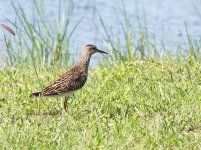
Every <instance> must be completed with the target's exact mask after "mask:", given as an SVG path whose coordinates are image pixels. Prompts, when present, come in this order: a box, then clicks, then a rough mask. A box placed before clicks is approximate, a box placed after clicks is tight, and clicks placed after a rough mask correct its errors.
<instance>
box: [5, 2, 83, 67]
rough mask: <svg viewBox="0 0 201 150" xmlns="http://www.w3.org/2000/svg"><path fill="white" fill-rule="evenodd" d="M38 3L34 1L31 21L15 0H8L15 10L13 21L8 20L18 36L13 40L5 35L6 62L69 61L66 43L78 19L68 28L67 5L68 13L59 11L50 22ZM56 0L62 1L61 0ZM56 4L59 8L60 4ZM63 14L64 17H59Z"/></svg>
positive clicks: (52, 62)
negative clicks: (52, 21)
mask: <svg viewBox="0 0 201 150" xmlns="http://www.w3.org/2000/svg"><path fill="white" fill-rule="evenodd" d="M37 2H38V1H36V0H33V10H34V11H33V17H32V18H33V20H30V18H27V15H26V13H25V11H24V10H23V8H22V6H21V5H20V4H19V3H17V2H15V1H11V4H12V8H13V9H14V11H15V13H16V21H15V22H11V21H10V20H8V21H10V22H11V23H12V24H13V25H14V27H16V28H15V29H16V35H17V37H16V38H15V39H7V38H6V37H4V41H5V43H6V44H5V45H6V49H7V56H8V57H7V61H6V64H7V65H14V64H15V65H17V64H27V65H35V64H37V65H42V66H44V65H50V64H68V62H69V59H70V57H69V42H70V39H71V36H72V34H73V32H74V31H75V30H76V28H77V27H78V25H79V23H80V22H81V20H79V21H78V22H77V23H76V24H75V25H74V28H72V29H69V25H70V19H69V18H70V15H71V12H72V11H73V7H72V5H68V6H69V7H68V10H69V11H68V13H66V12H65V13H64V12H62V11H59V12H58V18H56V19H55V22H54V23H51V25H50V24H49V23H48V21H47V20H46V19H45V17H44V16H45V15H44V14H43V13H44V12H43V11H42V10H43V9H42V8H40V7H42V5H40V7H39V4H38V3H37ZM59 2H60V3H61V1H59ZM69 3H70V1H69ZM59 7H61V4H60V5H59ZM58 10H61V8H58ZM63 14H65V16H62V15H63ZM10 40H12V42H10ZM10 49H11V50H12V51H10ZM11 53H12V57H11Z"/></svg>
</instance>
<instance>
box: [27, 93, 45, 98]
mask: <svg viewBox="0 0 201 150" xmlns="http://www.w3.org/2000/svg"><path fill="white" fill-rule="evenodd" d="M41 94H42V93H41V92H36V93H31V94H30V96H29V97H30V98H38V97H41Z"/></svg>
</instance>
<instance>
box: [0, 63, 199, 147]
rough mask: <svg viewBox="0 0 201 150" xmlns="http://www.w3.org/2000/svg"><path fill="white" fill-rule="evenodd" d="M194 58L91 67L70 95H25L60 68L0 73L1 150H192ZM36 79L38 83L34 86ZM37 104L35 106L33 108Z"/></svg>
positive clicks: (195, 121) (195, 140)
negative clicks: (63, 106) (65, 105)
mask: <svg viewBox="0 0 201 150" xmlns="http://www.w3.org/2000/svg"><path fill="white" fill-rule="evenodd" d="M200 66H201V65H200V63H191V64H190V63H187V64H185V63H181V62H180V63H178V62H176V61H172V62H170V61H163V62H157V61H148V60H147V61H138V60H135V61H132V62H125V63H121V64H120V65H119V66H118V65H116V66H109V65H105V66H99V67H98V68H96V69H91V70H90V72H89V79H88V82H87V83H86V85H85V86H84V88H83V89H81V90H80V91H78V92H76V93H75V94H74V95H72V96H71V97H70V98H69V110H68V113H66V112H65V111H63V112H62V114H61V115H49V116H48V115H37V113H38V114H39V113H40V114H42V113H44V112H50V111H56V110H59V109H60V101H61V100H62V99H46V98H45V99H43V100H42V101H38V100H36V99H30V98H29V94H30V93H31V92H35V91H38V90H40V89H41V88H42V87H44V86H45V85H48V84H49V83H50V82H52V81H53V80H54V79H55V78H56V77H58V76H59V75H60V74H61V73H63V72H64V71H66V69H67V68H66V67H65V66H62V67H61V66H60V67H58V66H49V67H46V68H44V67H43V68H42V67H38V68H37V69H36V70H37V73H38V77H39V79H38V78H37V75H36V72H35V71H34V69H33V68H27V67H18V68H10V67H6V68H4V69H2V70H1V71H0V81H1V86H0V114H1V117H0V124H1V125H0V149H22V148H23V149H38V148H40V149H133V148H136V149H166V148H167V149H193V148H194V149H199V148H200V147H201V144H200V143H201V85H200V83H201V73H200V70H201V67H200ZM38 82H39V83H38ZM39 108H40V109H39Z"/></svg>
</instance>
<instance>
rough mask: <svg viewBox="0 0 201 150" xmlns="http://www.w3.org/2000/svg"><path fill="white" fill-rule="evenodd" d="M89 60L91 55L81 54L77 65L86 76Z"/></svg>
mask: <svg viewBox="0 0 201 150" xmlns="http://www.w3.org/2000/svg"><path fill="white" fill-rule="evenodd" d="M90 58H91V55H90V54H89V53H86V52H83V53H82V55H81V57H80V60H79V63H78V65H79V66H81V67H82V68H83V69H84V71H85V72H86V73H87V74H88V68H89V62H90Z"/></svg>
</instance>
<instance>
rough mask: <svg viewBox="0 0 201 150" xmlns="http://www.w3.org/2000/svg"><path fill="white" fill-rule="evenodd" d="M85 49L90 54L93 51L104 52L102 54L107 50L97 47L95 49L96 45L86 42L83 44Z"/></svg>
mask: <svg viewBox="0 0 201 150" xmlns="http://www.w3.org/2000/svg"><path fill="white" fill-rule="evenodd" d="M85 51H86V52H88V53H89V54H90V55H92V54H94V53H97V52H98V53H104V54H108V53H107V52H104V51H101V50H99V49H97V47H96V46H95V45H92V44H87V45H86V46H85Z"/></svg>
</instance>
